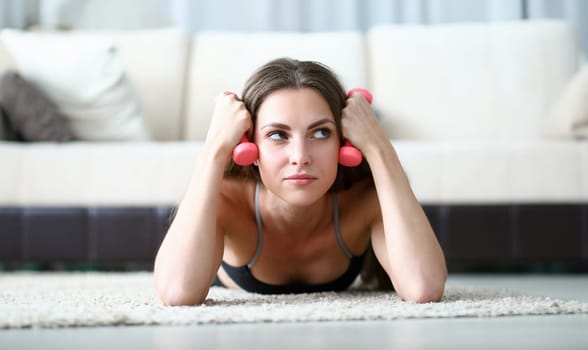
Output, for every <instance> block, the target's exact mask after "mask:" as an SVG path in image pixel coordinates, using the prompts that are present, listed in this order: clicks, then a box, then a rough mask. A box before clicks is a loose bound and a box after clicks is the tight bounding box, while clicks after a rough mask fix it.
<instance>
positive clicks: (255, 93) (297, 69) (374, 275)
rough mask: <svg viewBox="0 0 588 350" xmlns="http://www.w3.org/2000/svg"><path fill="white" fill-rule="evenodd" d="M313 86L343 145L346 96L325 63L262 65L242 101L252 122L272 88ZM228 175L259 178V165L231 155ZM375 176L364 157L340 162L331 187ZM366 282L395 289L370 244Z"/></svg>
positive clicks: (373, 286) (282, 60) (344, 186)
mask: <svg viewBox="0 0 588 350" xmlns="http://www.w3.org/2000/svg"><path fill="white" fill-rule="evenodd" d="M301 88H311V89H314V90H315V91H316V92H318V93H319V94H320V95H321V96H323V98H324V99H325V101H327V103H328V104H329V107H330V109H331V112H332V113H333V116H334V118H335V125H336V129H337V134H338V136H339V140H341V145H343V131H342V127H341V118H342V116H343V108H345V105H346V100H347V96H346V93H345V90H344V89H343V86H342V85H341V83H340V82H339V79H338V78H337V76H336V75H335V74H334V73H333V72H332V71H331V70H330V69H329V67H327V66H325V65H324V64H322V63H319V62H314V61H299V60H295V59H291V58H278V59H275V60H272V61H270V62H268V63H266V64H265V65H263V66H261V67H260V68H259V69H258V70H257V71H255V72H254V73H253V75H252V76H251V77H250V78H249V79H248V80H247V82H246V83H245V87H244V89H243V94H242V96H243V97H242V98H243V103H245V107H246V108H247V110H248V111H249V113H250V114H251V117H252V119H253V120H252V122H253V126H254V127H255V123H256V121H257V112H258V110H259V107H260V106H261V104H262V103H263V101H264V100H265V98H266V97H267V96H269V95H270V94H271V93H272V92H274V91H277V90H280V89H301ZM224 176H225V177H240V178H252V179H257V180H258V181H260V177H259V172H258V169H257V168H256V167H255V166H253V165H250V166H246V167H242V166H239V165H237V164H235V162H234V161H233V160H232V159H231V160H230V161H229V163H228V164H227V166H226V168H225V173H224ZM364 179H369V180H370V181H373V179H372V173H371V170H370V168H369V165H368V164H367V162H366V161H365V159H363V160H362V162H361V164H360V165H359V166H357V167H354V168H348V167H343V166H341V165H339V169H338V171H337V177H336V179H335V182H334V183H333V186H332V187H331V189H330V190H331V191H335V192H336V191H340V190H343V189H348V188H350V187H351V186H352V185H353V183H354V182H357V181H360V180H364ZM361 276H362V280H363V282H364V286H366V287H368V288H370V289H392V283H391V282H390V278H389V277H388V275H387V274H386V272H385V271H384V269H383V268H382V266H381V265H380V264H379V262H378V261H377V259H376V257H375V255H374V252H373V249H372V247H371V245H370V247H369V249H368V251H367V254H366V256H365V262H364V267H363V269H362V272H361Z"/></svg>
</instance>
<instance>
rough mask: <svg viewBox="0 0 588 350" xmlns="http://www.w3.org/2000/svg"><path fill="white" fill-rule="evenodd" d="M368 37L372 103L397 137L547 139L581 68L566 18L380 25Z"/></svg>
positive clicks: (392, 134)
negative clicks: (553, 115)
mask: <svg viewBox="0 0 588 350" xmlns="http://www.w3.org/2000/svg"><path fill="white" fill-rule="evenodd" d="M367 40H368V52H369V55H368V57H369V64H368V66H369V67H370V69H369V70H368V72H369V79H368V80H369V81H370V83H371V89H372V93H373V95H374V106H375V108H377V109H378V110H379V111H380V114H381V117H382V122H383V125H384V126H385V128H386V130H387V131H388V133H389V135H390V136H391V137H393V138H395V139H423V140H424V139H426V140H447V141H449V140H481V139H486V140H518V139H528V140H531V139H533V140H537V139H542V138H543V137H544V136H543V123H544V121H545V118H546V117H547V114H548V112H549V110H550V108H551V107H552V104H553V103H554V102H555V101H556V99H557V97H558V95H559V94H560V92H561V91H562V90H563V88H564V86H565V85H566V84H567V82H568V81H569V79H570V78H571V77H572V76H573V74H574V73H575V72H576V70H577V68H578V56H579V55H578V43H577V37H576V33H575V31H574V29H573V27H572V26H571V25H570V24H569V23H567V22H564V21H555V20H553V21H549V20H542V21H518V22H494V23H457V24H444V25H432V26H425V25H422V26H412V25H382V26H376V27H373V28H372V29H371V30H370V31H369V32H368V37H367Z"/></svg>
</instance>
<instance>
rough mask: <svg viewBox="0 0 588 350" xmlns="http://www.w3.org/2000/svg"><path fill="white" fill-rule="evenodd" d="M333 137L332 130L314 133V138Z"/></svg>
mask: <svg viewBox="0 0 588 350" xmlns="http://www.w3.org/2000/svg"><path fill="white" fill-rule="evenodd" d="M329 135H331V130H329V129H318V130H316V131H315V132H314V133H313V135H312V136H313V137H314V138H317V139H326V138H327V137H329Z"/></svg>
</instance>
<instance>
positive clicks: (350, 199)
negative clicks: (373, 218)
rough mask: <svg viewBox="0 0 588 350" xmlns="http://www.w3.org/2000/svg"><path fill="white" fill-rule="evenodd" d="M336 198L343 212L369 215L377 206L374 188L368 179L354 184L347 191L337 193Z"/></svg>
mask: <svg viewBox="0 0 588 350" xmlns="http://www.w3.org/2000/svg"><path fill="white" fill-rule="evenodd" d="M337 197H338V198H339V203H340V204H339V206H340V209H341V210H344V211H353V212H364V211H365V212H368V213H369V212H374V209H376V208H377V206H378V205H379V202H378V195H377V193H376V188H375V186H374V183H373V181H371V180H369V179H365V180H362V181H358V182H355V183H354V184H353V186H351V187H350V188H349V189H346V190H342V191H339V192H337ZM376 212H377V211H376Z"/></svg>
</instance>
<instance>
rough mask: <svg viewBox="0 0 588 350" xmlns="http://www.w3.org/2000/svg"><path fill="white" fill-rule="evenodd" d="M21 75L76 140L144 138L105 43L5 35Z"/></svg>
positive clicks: (116, 59)
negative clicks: (49, 103) (54, 108)
mask: <svg viewBox="0 0 588 350" xmlns="http://www.w3.org/2000/svg"><path fill="white" fill-rule="evenodd" d="M0 39H1V40H2V41H3V42H4V44H5V46H6V48H7V50H8V51H9V52H10V54H11V55H12V58H13V59H14V61H15V62H16V65H17V67H18V69H19V71H20V73H21V75H22V76H23V77H24V78H25V79H26V80H28V81H30V82H32V83H33V84H35V85H36V86H37V87H39V88H40V89H41V90H42V91H43V92H44V93H45V94H46V95H47V96H49V98H50V99H51V100H53V102H54V103H55V104H56V105H57V107H58V109H59V111H60V112H61V114H62V115H63V116H64V117H65V118H66V119H67V121H68V124H69V126H70V128H71V131H72V133H73V134H74V136H75V137H76V138H77V139H80V140H88V141H118V140H145V139H147V138H148V134H147V130H146V127H145V123H144V120H143V117H142V115H141V113H140V108H139V103H138V101H137V99H136V96H135V95H134V92H133V89H132V87H131V85H130V83H129V80H128V78H127V76H126V74H125V71H124V66H123V62H122V58H121V55H120V53H119V51H118V50H117V48H116V46H115V45H114V44H113V43H112V42H110V41H109V40H106V39H102V38H99V37H88V36H79V35H75V34H73V33H39V32H23V31H16V30H4V31H2V33H1V38H0Z"/></svg>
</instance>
